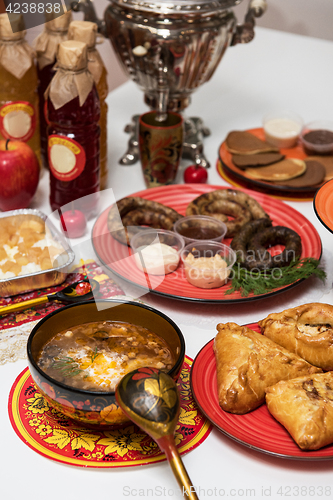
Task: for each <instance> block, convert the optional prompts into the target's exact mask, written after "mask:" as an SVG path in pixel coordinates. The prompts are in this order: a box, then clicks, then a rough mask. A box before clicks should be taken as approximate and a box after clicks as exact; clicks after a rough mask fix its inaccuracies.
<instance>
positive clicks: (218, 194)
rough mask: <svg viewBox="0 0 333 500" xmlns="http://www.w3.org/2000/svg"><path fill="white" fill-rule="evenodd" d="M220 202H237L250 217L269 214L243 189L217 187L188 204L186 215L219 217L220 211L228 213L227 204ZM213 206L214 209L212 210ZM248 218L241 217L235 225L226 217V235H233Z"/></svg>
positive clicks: (263, 216) (254, 217)
mask: <svg viewBox="0 0 333 500" xmlns="http://www.w3.org/2000/svg"><path fill="white" fill-rule="evenodd" d="M222 202H233V203H235V204H238V205H239V206H240V207H241V208H242V210H243V211H244V212H245V211H246V212H245V213H248V212H249V213H250V215H251V219H260V218H267V219H269V215H268V214H267V213H266V212H265V210H264V209H263V208H262V206H261V205H260V203H258V202H257V200H255V199H254V198H252V196H250V195H248V194H246V193H244V192H243V191H237V190H235V189H217V190H216V191H211V192H210V193H205V194H202V195H200V196H198V197H197V198H195V199H194V200H193V201H192V202H191V203H190V204H189V205H188V207H187V209H186V215H210V216H211V217H214V218H219V219H220V214H221V213H223V214H227V213H228V212H226V211H225V210H226V206H227V205H226V204H224V203H222ZM213 208H214V210H216V211H213ZM244 212H243V213H244ZM220 220H221V219H220ZM249 220H250V219H247V217H246V216H245V217H243V218H242V222H241V221H238V222H237V221H236V225H235V224H234V221H232V220H229V219H228V221H226V222H225V223H226V225H227V234H226V237H231V236H233V235H234V234H235V233H236V232H237V231H239V230H240V228H241V227H242V226H243V225H244V224H246V223H247V222H248V221H249Z"/></svg>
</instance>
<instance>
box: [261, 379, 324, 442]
mask: <svg viewBox="0 0 333 500" xmlns="http://www.w3.org/2000/svg"><path fill="white" fill-rule="evenodd" d="M266 403H267V408H268V410H269V412H270V413H271V414H272V415H273V417H275V418H276V420H278V421H279V422H280V423H281V424H282V425H283V426H284V427H285V428H286V429H287V431H288V432H289V434H290V435H291V436H292V438H293V439H294V441H296V443H297V444H298V446H299V447H300V448H301V449H302V450H318V449H319V448H322V447H323V446H326V445H328V444H330V443H332V442H333V372H326V373H316V374H315V375H310V376H309V375H304V376H302V377H297V378H295V379H292V380H286V381H284V380H283V381H281V382H278V383H277V384H275V385H273V386H272V387H268V388H267V389H266Z"/></svg>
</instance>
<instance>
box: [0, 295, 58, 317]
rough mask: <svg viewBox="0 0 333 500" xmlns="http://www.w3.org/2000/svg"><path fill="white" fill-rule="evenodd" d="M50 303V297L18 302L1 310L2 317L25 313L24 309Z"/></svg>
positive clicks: (45, 296)
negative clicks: (20, 312)
mask: <svg viewBox="0 0 333 500" xmlns="http://www.w3.org/2000/svg"><path fill="white" fill-rule="evenodd" d="M48 301H49V298H48V296H47V295H44V296H43V297H38V298H37V299H30V300H25V301H23V302H17V303H16V304H10V305H9V306H4V307H1V308H0V316H4V315H5V314H10V313H13V312H18V311H24V309H29V308H30V307H34V306H37V305H41V304H45V303H46V302H48Z"/></svg>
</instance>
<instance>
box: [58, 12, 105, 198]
mask: <svg viewBox="0 0 333 500" xmlns="http://www.w3.org/2000/svg"><path fill="white" fill-rule="evenodd" d="M96 38H97V24H96V23H91V22H89V21H72V22H71V23H70V26H69V30H68V39H69V40H79V41H80V42H85V43H86V44H87V45H88V69H89V71H90V72H91V74H92V75H93V77H94V80H95V84H96V88H97V92H98V96H99V100H100V106H101V118H100V122H99V125H100V128H101V141H100V188H101V189H105V188H106V186H107V178H108V158H107V114H108V105H107V103H106V100H105V99H106V98H107V96H108V93H109V88H108V82H107V70H106V67H105V64H104V62H103V60H102V58H101V56H100V53H99V52H98V50H97V49H96Z"/></svg>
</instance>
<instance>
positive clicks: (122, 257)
mask: <svg viewBox="0 0 333 500" xmlns="http://www.w3.org/2000/svg"><path fill="white" fill-rule="evenodd" d="M216 189H227V188H224V187H221V186H209V185H207V184H175V185H171V186H162V187H156V188H150V189H146V190H144V191H139V192H138V193H134V194H133V195H132V196H141V197H142V198H145V199H147V200H154V201H158V202H160V203H163V204H164V205H167V206H169V207H172V208H174V209H175V210H177V212H179V213H181V214H183V215H185V212H186V207H187V205H188V204H189V203H190V201H192V200H193V199H194V198H196V197H197V196H200V195H201V194H203V193H208V192H209V191H214V190H216ZM241 191H243V192H245V193H247V194H249V195H250V196H252V197H253V198H255V199H256V200H257V201H258V202H259V203H260V204H261V205H262V207H263V208H264V210H265V211H266V212H267V213H268V214H269V215H270V217H271V219H272V221H273V225H281V226H287V227H290V228H291V229H294V230H295V231H296V232H297V233H298V234H299V235H300V236H301V238H302V246H303V250H302V255H301V257H302V258H303V257H313V258H315V259H320V256H321V251H322V247H321V240H320V237H319V234H318V233H317V231H316V229H315V228H314V227H313V225H312V224H311V223H310V222H309V221H308V220H307V219H306V218H305V217H304V216H303V215H302V214H301V213H300V212H298V211H297V210H295V209H293V208H291V207H289V206H288V205H286V204H284V203H283V202H282V201H280V200H277V199H274V198H271V197H269V196H267V195H265V194H263V193H257V192H254V191H250V190H246V189H242V190H241ZM108 213H109V208H107V209H106V210H105V211H104V212H102V214H101V215H100V216H99V217H98V219H97V221H96V223H95V225H94V228H93V231H92V242H93V246H94V250H95V252H96V255H97V256H98V258H99V259H100V261H101V262H102V263H103V264H104V265H105V266H106V267H107V268H109V269H110V270H111V271H113V272H114V273H115V274H117V275H118V276H121V277H122V278H124V279H125V280H127V281H129V282H130V283H134V284H136V285H138V286H140V287H143V288H145V289H146V290H147V291H148V290H150V291H151V292H152V293H156V294H159V295H162V296H167V297H172V298H176V299H182V300H188V301H202V302H225V303H227V302H238V301H239V302H243V301H249V300H257V299H259V298H263V297H267V296H271V295H274V294H276V293H279V292H281V291H284V290H286V289H289V288H291V287H293V286H295V285H296V284H298V283H300V280H297V281H295V282H294V283H292V284H291V285H287V286H285V287H282V288H277V289H275V290H274V291H272V292H269V293H265V294H262V295H252V294H251V295H249V296H248V297H242V296H241V294H240V292H234V293H232V294H230V295H225V292H226V290H227V289H228V288H229V287H230V284H227V285H224V286H223V287H221V288H215V289H211V290H207V289H202V288H197V287H195V286H193V285H190V284H189V283H188V282H187V280H186V278H185V273H184V268H183V266H182V264H181V265H180V266H179V267H178V269H177V271H175V272H174V273H170V274H167V275H166V276H155V277H153V276H151V275H150V276H149V277H148V275H147V274H144V273H143V272H142V271H139V269H138V268H137V266H136V264H135V262H134V257H133V255H132V253H131V250H130V249H129V248H128V247H127V246H125V245H122V244H121V243H119V242H118V241H116V240H115V239H114V238H112V236H111V234H110V232H109V230H108V227H107V218H108ZM230 241H231V240H230V239H229V240H225V241H224V243H227V244H228V243H229V242H230Z"/></svg>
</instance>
